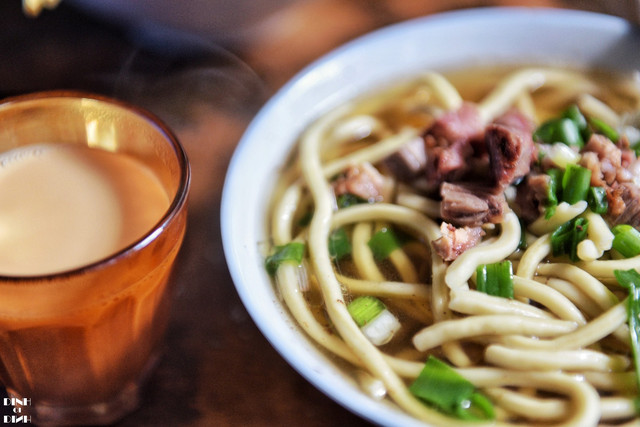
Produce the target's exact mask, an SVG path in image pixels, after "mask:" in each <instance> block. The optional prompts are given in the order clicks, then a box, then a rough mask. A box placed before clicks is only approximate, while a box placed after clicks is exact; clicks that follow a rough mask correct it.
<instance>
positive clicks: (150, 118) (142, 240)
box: [0, 90, 191, 286]
mask: <svg viewBox="0 0 640 427" xmlns="http://www.w3.org/2000/svg"><path fill="white" fill-rule="evenodd" d="M55 98H68V99H76V100H82V99H88V100H93V101H98V102H101V103H105V104H109V105H111V106H114V107H117V108H120V109H124V110H128V111H130V112H132V113H133V114H135V115H137V116H138V117H141V118H143V119H144V120H145V121H147V122H149V123H151V124H152V126H153V127H154V128H155V129H156V130H157V131H158V132H159V133H160V134H162V136H163V137H164V139H165V140H166V141H167V142H168V143H169V145H170V146H171V148H172V150H173V152H174V154H175V157H176V160H177V163H178V167H179V169H180V180H179V182H178V185H177V189H176V192H175V194H174V195H173V196H172V197H171V203H170V204H169V207H168V208H167V210H166V211H165V213H164V214H163V215H162V217H161V218H160V219H159V220H158V221H157V222H156V223H155V224H154V225H153V227H151V229H150V230H148V231H147V232H146V233H144V234H143V235H142V236H141V237H139V238H137V239H136V240H134V241H133V242H131V243H130V244H128V245H127V246H125V247H124V248H122V249H119V250H117V251H115V252H112V253H111V254H109V255H108V256H106V257H103V258H100V259H98V260H96V261H92V262H90V263H87V264H83V265H81V266H79V267H73V268H69V269H65V270H60V271H53V272H51V273H44V274H34V275H7V274H0V283H2V284H3V285H12V284H15V285H20V286H24V285H27V286H28V285H30V284H34V285H35V284H42V282H47V281H53V280H58V279H62V278H65V277H71V276H76V275H81V274H85V273H88V272H92V271H97V270H100V269H101V268H103V267H106V266H107V265H110V264H112V263H115V262H117V260H119V259H120V258H123V257H125V256H127V255H129V254H132V253H136V252H139V251H141V250H142V249H144V248H145V247H147V246H148V245H149V244H150V243H151V242H153V241H154V240H155V239H156V238H157V237H158V236H159V235H160V234H161V233H162V231H163V230H165V229H166V228H167V227H168V226H169V224H170V223H172V222H173V221H174V219H175V218H176V217H177V216H178V214H179V213H180V212H181V211H182V209H183V208H184V206H185V204H186V203H187V196H188V193H189V187H190V184H191V166H190V164H189V159H188V157H187V153H186V151H185V149H184V147H183V146H182V144H181V143H180V141H179V140H178V138H177V136H176V135H175V134H174V132H173V131H172V130H171V129H170V128H169V126H167V125H166V124H165V123H164V121H163V120H162V119H160V118H159V117H158V116H157V115H155V114H153V113H152V112H150V111H149V110H147V109H145V108H143V107H140V106H137V105H134V104H132V103H129V102H126V101H123V100H121V99H117V98H113V97H109V96H106V95H101V94H96V93H92V92H88V91H81V90H50V91H38V92H33V93H28V94H23V95H15V96H9V97H6V98H2V99H0V109H3V108H5V107H7V106H10V105H11V104H20V103H24V102H29V101H38V100H47V99H55Z"/></svg>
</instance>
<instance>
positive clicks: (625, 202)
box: [607, 182, 640, 227]
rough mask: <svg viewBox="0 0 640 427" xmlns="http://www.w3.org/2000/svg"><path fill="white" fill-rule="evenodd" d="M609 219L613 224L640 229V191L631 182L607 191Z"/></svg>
mask: <svg viewBox="0 0 640 427" xmlns="http://www.w3.org/2000/svg"><path fill="white" fill-rule="evenodd" d="M607 200H608V202H609V215H608V219H609V220H610V221H611V223H612V224H614V225H615V224H629V225H631V226H633V227H640V189H639V188H638V187H637V186H636V185H635V184H633V183H631V182H623V183H621V184H616V185H614V187H613V188H611V189H609V190H608V191H607Z"/></svg>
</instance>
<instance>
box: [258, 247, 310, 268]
mask: <svg viewBox="0 0 640 427" xmlns="http://www.w3.org/2000/svg"><path fill="white" fill-rule="evenodd" d="M304 249H305V245H304V243H300V242H290V243H287V244H286V245H281V246H276V247H275V252H274V253H273V255H271V256H268V257H267V259H266V260H265V267H266V268H267V272H268V273H269V274H270V275H271V276H273V275H275V274H276V271H277V270H278V267H280V265H282V263H284V262H291V263H295V264H297V265H300V263H301V262H302V258H303V257H304Z"/></svg>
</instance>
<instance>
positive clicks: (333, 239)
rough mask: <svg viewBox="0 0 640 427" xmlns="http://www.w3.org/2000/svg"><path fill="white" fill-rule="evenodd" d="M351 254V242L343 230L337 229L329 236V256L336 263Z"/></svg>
mask: <svg viewBox="0 0 640 427" xmlns="http://www.w3.org/2000/svg"><path fill="white" fill-rule="evenodd" d="M350 253H351V242H349V236H347V232H346V231H345V229H344V228H342V227H341V228H338V229H337V230H335V231H334V232H333V233H331V234H330V235H329V255H330V256H331V258H333V259H335V260H336V261H338V260H340V259H342V258H344V257H345V256H347V255H349V254H350Z"/></svg>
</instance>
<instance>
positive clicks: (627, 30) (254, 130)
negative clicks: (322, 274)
mask: <svg viewBox="0 0 640 427" xmlns="http://www.w3.org/2000/svg"><path fill="white" fill-rule="evenodd" d="M489 23H493V24H495V23H500V24H504V25H505V26H507V27H508V28H510V29H512V30H513V31H515V33H514V34H516V35H518V36H519V38H517V41H516V43H523V46H522V48H523V49H526V48H527V47H528V46H529V45H532V46H538V45H539V44H541V43H542V40H545V43H546V44H547V45H550V41H549V40H550V38H551V37H554V36H555V35H557V34H563V33H564V34H567V35H571V36H572V37H569V40H564V39H563V40H560V41H558V43H559V44H560V45H562V46H563V48H562V49H560V48H554V49H560V50H562V52H564V54H565V56H566V54H567V52H570V53H571V55H572V58H571V63H580V64H582V65H591V64H593V62H594V58H593V52H588V50H587V49H586V48H585V46H579V45H578V46H576V47H575V49H573V48H572V46H571V45H570V43H572V42H576V41H578V40H579V39H580V38H578V39H575V40H574V38H573V37H574V36H578V35H579V36H580V37H585V36H587V35H588V34H591V35H592V36H590V37H591V38H588V41H589V42H590V43H593V44H594V45H596V46H597V49H601V51H599V52H598V53H605V54H606V57H598V58H597V61H595V62H596V63H598V64H599V63H600V62H602V63H603V64H606V63H607V61H617V62H613V63H616V64H620V68H625V69H626V68H628V69H636V70H638V69H640V56H638V55H636V56H631V55H627V54H629V53H630V52H635V50H631V48H632V46H633V44H634V43H638V42H640V32H639V31H637V30H638V29H637V28H636V27H635V26H634V25H633V24H631V23H629V22H628V21H625V20H624V19H622V18H619V17H615V16H611V15H604V14H599V13H594V12H588V11H582V10H571V9H555V8H531V7H488V8H471V9H463V10H456V11H448V12H441V13H436V14H433V15H427V16H424V17H419V18H414V19H410V20H407V21H404V22H400V23H397V24H392V25H390V26H387V27H384V28H381V29H378V30H375V31H373V32H370V33H368V34H365V35H363V36H360V37H358V38H355V39H354V40H352V41H350V42H348V43H346V44H344V45H342V46H340V47H338V48H336V49H334V50H332V51H331V52H329V53H328V54H325V55H323V56H321V57H320V58H318V59H317V60H315V61H313V62H312V63H311V64H309V65H308V66H307V67H305V68H304V69H302V70H301V71H300V72H299V73H297V74H296V75H295V76H294V77H293V78H292V79H291V80H289V81H288V82H287V83H286V84H285V85H284V86H282V87H281V88H280V89H279V90H278V91H277V92H276V93H275V94H274V95H273V96H272V97H271V98H270V99H269V100H268V101H267V103H266V104H265V105H264V106H263V108H262V109H261V110H260V111H259V112H258V114H257V115H256V116H255V118H254V119H253V121H252V122H251V123H250V124H249V126H248V128H247V129H246V131H245V133H244V135H243V136H242V138H241V139H240V141H239V143H238V146H237V148H236V150H235V151H234V154H233V156H232V158H231V161H230V164H229V167H228V170H227V175H226V177H225V182H224V187H223V192H222V198H221V215H220V226H221V232H222V241H223V248H224V253H225V256H226V260H227V265H228V268H229V271H230V273H231V277H232V280H233V282H234V284H235V287H236V290H237V292H238V294H239V296H240V299H241V300H242V303H243V304H244V306H245V308H246V309H247V311H248V312H249V314H250V316H251V317H252V319H253V321H254V322H255V323H256V325H257V326H258V328H259V330H260V331H261V332H262V334H263V335H264V336H265V337H266V338H267V340H268V341H269V342H270V343H271V345H272V346H273V347H274V348H275V349H276V351H278V353H280V355H281V356H282V357H283V358H284V359H285V360H286V361H287V362H288V363H289V364H290V365H291V366H292V367H293V368H294V369H295V370H296V371H297V372H298V373H299V374H301V375H302V376H303V377H304V378H305V379H307V380H308V381H309V382H310V383H312V384H313V385H314V386H315V387H316V388H318V389H319V390H320V391H322V392H323V393H324V394H326V395H327V396H329V397H330V398H331V399H333V400H334V401H336V402H337V403H338V404H340V405H342V406H343V407H345V408H346V409H348V410H350V411H352V412H353V413H355V414H357V415H359V416H361V417H362V418H364V419H367V420H368V421H371V422H373V423H376V424H380V425H396V424H402V425H406V426H423V427H424V425H425V424H424V423H422V422H419V421H417V420H416V419H415V418H413V417H411V416H409V415H407V414H405V413H403V412H400V411H399V410H398V409H397V408H396V407H394V406H393V405H386V404H385V405H380V404H379V403H376V402H375V401H374V400H373V399H372V398H370V397H368V396H366V395H365V394H364V393H363V392H361V391H359V390H356V389H355V387H357V386H355V383H352V382H351V381H350V380H349V379H346V378H344V377H345V376H344V375H342V378H341V377H340V376H339V375H337V374H338V373H337V372H336V371H337V370H338V368H337V367H336V366H335V365H334V364H333V363H331V360H330V358H327V357H326V356H325V354H324V352H323V351H322V350H319V349H318V348H317V345H316V344H315V343H311V340H310V338H309V337H308V336H306V334H304V332H302V331H301V329H299V327H298V326H297V325H296V324H295V322H293V321H292V318H291V316H290V314H289V313H288V310H287V309H286V307H284V306H283V305H282V304H281V302H280V301H279V300H278V297H277V295H276V293H275V290H274V287H273V285H272V284H271V281H270V279H269V277H268V276H267V274H266V272H265V271H264V268H263V264H262V258H261V254H260V252H259V246H260V243H261V241H262V240H263V239H265V238H266V226H267V224H266V218H264V219H263V218H257V217H260V216H261V213H263V212H265V211H264V208H265V207H266V206H267V203H268V199H269V195H270V191H272V187H273V182H271V183H269V182H268V178H269V177H273V176H274V174H275V173H277V170H278V169H279V168H280V166H281V164H282V163H283V162H284V159H285V157H286V154H288V153H289V151H290V150H291V149H292V147H293V145H294V144H295V140H296V138H297V136H298V135H299V134H300V133H301V132H302V130H303V129H304V128H306V127H307V126H308V125H309V124H310V123H311V122H312V121H313V120H314V119H316V118H317V117H319V116H320V115H322V114H324V113H325V112H327V111H328V110H329V109H330V108H332V107H334V106H337V105H339V104H340V103H341V102H343V101H345V100H348V99H351V98H353V97H354V96H357V95H360V94H362V93H363V92H366V90H370V89H371V88H372V86H375V85H376V84H377V83H380V82H381V81H382V80H383V79H384V77H385V76H386V78H387V79H389V78H393V79H397V78H403V77H406V76H408V75H411V74H412V73H413V74H415V73H414V71H415V70H417V69H420V66H421V65H422V64H424V63H429V62H430V61H431V62H434V60H433V58H431V59H429V58H426V59H424V58H423V59H420V60H418V62H419V63H418V64H414V66H413V67H409V68H410V69H408V70H400V69H399V68H400V67H401V66H402V64H395V63H393V61H389V59H388V58H387V60H386V63H384V62H383V60H378V61H377V62H376V64H377V65H379V66H380V67H381V68H382V70H374V74H375V73H376V72H377V74H376V75H375V76H373V77H366V78H364V79H361V80H360V81H356V82H355V83H353V82H352V80H353V77H354V75H357V72H358V71H359V70H361V69H362V67H363V66H361V65H359V64H356V63H355V61H358V60H361V59H362V58H363V55H367V54H369V55H370V54H372V52H373V51H377V52H381V51H382V52H384V53H385V54H389V53H392V56H393V59H398V58H399V57H400V56H401V55H404V54H409V53H411V52H412V51H411V49H408V47H407V46H406V45H397V43H398V42H399V41H402V40H404V41H407V40H410V41H411V43H412V47H415V46H413V45H415V44H416V43H417V41H416V37H419V36H421V35H424V34H427V33H434V32H437V31H443V30H447V31H449V33H446V34H448V35H449V36H451V37H452V38H454V39H455V37H456V34H455V33H453V31H461V30H462V29H463V28H466V33H464V34H467V35H468V34H469V31H470V29H472V28H473V29H476V30H478V29H485V30H487V31H488V33H487V34H488V35H483V37H484V38H482V39H481V40H480V41H475V42H476V43H487V40H491V39H492V37H494V38H495V37H497V36H498V35H499V34H497V31H498V30H497V29H496V26H495V25H494V26H489V25H488V24H489ZM524 23H526V24H527V25H526V26H521V27H520V28H519V27H518V25H521V24H524ZM536 26H537V27H536ZM541 27H544V28H545V30H548V31H545V32H544V33H542V35H543V36H544V37H541V38H538V39H536V40H529V39H530V38H531V36H532V35H535V34H536V31H539V29H540V28H541ZM492 31H493V32H492ZM483 34H484V33H483ZM596 36H597V37H596ZM454 41H459V40H457V39H455V40H454ZM394 44H396V45H397V46H400V47H399V48H398V49H396V50H395V51H393V50H391V49H393V45H394ZM461 47H462V48H465V46H464V45H461ZM485 49H486V46H485ZM513 49H514V48H512V49H511V50H507V52H505V54H504V55H503V56H501V52H497V51H496V52H493V54H494V55H495V56H496V58H497V59H498V60H499V61H501V62H509V60H510V59H511V58H510V57H509V54H512V53H513V51H514V50H513ZM414 50H415V49H414ZM510 52H511V53H510ZM534 53H535V54H534V55H533V56H534V57H535V58H533V62H534V63H535V62H540V60H541V58H540V57H539V55H540V52H534ZM457 55H458V56H460V55H462V53H460V52H458V53H457ZM537 55H538V56H537ZM381 56H382V55H381ZM427 56H428V55H427ZM453 56H455V55H453ZM453 56H452V58H453ZM518 58H519V62H520V63H522V53H520V54H519V55H518ZM453 59H455V58H453ZM544 59H548V61H545V62H546V63H549V64H552V65H553V64H556V62H557V61H558V60H559V58H546V57H545V58H544ZM469 61H470V59H469V58H458V59H457V62H456V61H455V60H451V61H448V62H447V61H444V62H442V61H440V62H438V61H435V62H434V64H436V65H435V66H434V67H433V68H435V69H436V70H438V69H440V68H445V69H446V68H455V67H456V65H458V66H461V65H462V64H467V63H469ZM369 65H370V64H369ZM565 65H566V64H565ZM405 74H406V75H405ZM349 78H351V80H350V79H349ZM352 83H353V84H352ZM341 85H342V86H341ZM339 87H342V88H343V89H344V90H341V91H340V92H339V93H336V92H335V91H334V92H331V91H329V90H332V89H335V88H339ZM307 95H309V96H310V99H309V98H308V99H306V100H304V101H305V102H307V104H309V105H311V107H309V110H308V111H301V110H300V108H301V105H302V104H301V102H302V101H301V100H300V98H301V97H303V96H307ZM291 117H294V118H295V119H296V120H297V121H295V122H292V120H291ZM287 120H289V122H287ZM282 123H289V124H290V125H291V126H290V128H289V129H288V130H285V131H283V130H281V129H279V130H278V129H274V127H277V126H278V124H282ZM272 124H275V125H272ZM283 138H284V140H282V139H283ZM273 140H275V144H274V145H272V144H271V143H270V142H271V141H273ZM278 156H280V157H279V160H277V161H273V159H275V158H278ZM264 159H266V160H267V164H266V166H262V167H260V168H257V169H250V170H251V175H252V176H253V177H254V178H256V177H257V179H255V180H253V181H252V180H251V179H249V178H247V177H246V175H247V174H248V173H247V169H246V168H247V167H248V166H249V167H252V168H255V167H256V165H258V164H260V161H261V160H264ZM270 160H272V162H271V163H269V161H270ZM256 174H257V175H256ZM251 187H254V188H251ZM265 189H266V190H268V191H262V193H261V192H260V190H265ZM265 193H267V194H265ZM252 198H253V199H252ZM254 212H259V214H258V215H255V214H254ZM257 282H259V283H257ZM259 285H261V286H259ZM267 285H268V286H269V287H270V291H269V289H266V288H265V286H267ZM274 316H275V317H274ZM292 339H295V340H297V341H298V342H299V343H300V345H296V346H292V345H291V340H292ZM327 362H329V363H327ZM341 396H342V397H341ZM344 397H346V398H344Z"/></svg>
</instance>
